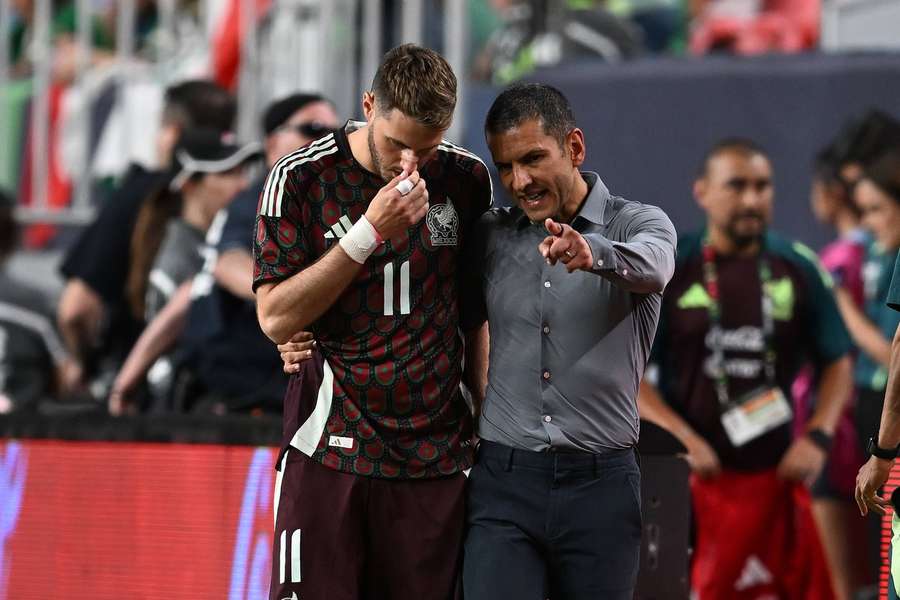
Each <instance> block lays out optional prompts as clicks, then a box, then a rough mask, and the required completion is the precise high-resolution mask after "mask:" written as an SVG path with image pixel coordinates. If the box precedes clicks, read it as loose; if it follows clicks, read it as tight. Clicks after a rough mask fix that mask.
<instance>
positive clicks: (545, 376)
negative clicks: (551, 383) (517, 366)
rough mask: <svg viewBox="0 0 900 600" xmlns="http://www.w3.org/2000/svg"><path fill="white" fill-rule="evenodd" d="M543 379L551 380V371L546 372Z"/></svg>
mask: <svg viewBox="0 0 900 600" xmlns="http://www.w3.org/2000/svg"><path fill="white" fill-rule="evenodd" d="M543 378H544V379H545V380H549V379H550V371H544V374H543Z"/></svg>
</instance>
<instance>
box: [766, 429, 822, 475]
mask: <svg viewBox="0 0 900 600" xmlns="http://www.w3.org/2000/svg"><path fill="white" fill-rule="evenodd" d="M826 458H827V456H826V454H825V451H824V450H822V449H821V448H820V447H818V446H817V445H816V444H815V443H814V442H813V441H812V440H810V439H809V438H808V437H806V436H801V437H798V438H797V439H795V440H794V442H793V443H792V444H791V445H790V447H789V448H788V450H787V452H785V453H784V456H782V457H781V462H779V463H778V469H777V474H778V476H779V477H780V478H781V479H786V480H788V481H797V482H801V483H805V484H806V485H807V486H811V485H812V484H813V482H815V480H816V477H818V476H819V473H821V471H822V467H823V466H824V465H825V459H826Z"/></svg>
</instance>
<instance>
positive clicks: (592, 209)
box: [516, 171, 609, 228]
mask: <svg viewBox="0 0 900 600" xmlns="http://www.w3.org/2000/svg"><path fill="white" fill-rule="evenodd" d="M581 177H582V178H583V179H584V181H585V183H587V185H588V195H587V198H585V200H584V203H583V204H582V205H581V210H579V211H578V214H576V215H575V217H574V218H573V219H572V221H573V222H574V221H575V219H577V218H579V217H581V218H582V219H585V220H587V221H590V222H591V223H594V224H596V225H605V224H606V222H605V220H604V213H605V212H606V205H607V204H608V203H609V189H608V188H607V187H606V184H605V183H603V180H602V179H600V176H599V175H598V174H597V173H594V172H593V171H582V172H581ZM516 210H518V211H519V212H520V213H521V214H520V215H519V219H518V220H517V221H516V225H518V226H519V227H520V228H521V227H524V226H526V225H528V224H529V223H530V221H529V220H528V216H527V215H526V214H525V212H524V211H522V209H520V208H518V207H517V208H516ZM541 226H543V224H542V225H541Z"/></svg>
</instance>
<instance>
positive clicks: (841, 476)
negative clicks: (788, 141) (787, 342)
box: [793, 146, 877, 600]
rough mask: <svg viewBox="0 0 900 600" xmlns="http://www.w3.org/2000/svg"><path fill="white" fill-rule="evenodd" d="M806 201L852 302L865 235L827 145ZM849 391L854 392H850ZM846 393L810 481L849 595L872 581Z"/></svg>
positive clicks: (805, 404)
mask: <svg viewBox="0 0 900 600" xmlns="http://www.w3.org/2000/svg"><path fill="white" fill-rule="evenodd" d="M810 204H811V208H812V212H813V215H815V217H816V219H817V220H818V221H819V222H820V223H823V224H825V225H828V226H829V227H831V228H832V229H833V230H834V231H835V233H836V234H837V239H836V240H835V241H833V242H831V243H830V244H828V245H827V246H825V248H823V249H822V251H821V252H820V253H819V256H820V258H821V261H822V266H823V267H825V268H826V269H827V270H828V272H829V273H830V274H831V277H832V279H833V280H834V282H835V284H836V285H837V286H838V287H839V288H842V289H844V290H846V291H847V292H848V293H849V295H850V298H851V299H852V302H853V304H854V305H855V306H856V307H861V306H862V303H863V282H862V264H863V257H864V256H865V253H866V245H867V244H868V242H869V236H868V235H867V234H866V233H865V230H863V229H862V228H861V227H860V222H859V219H860V215H859V209H858V208H857V207H856V204H855V203H854V202H853V198H852V193H851V188H850V185H848V184H847V183H846V181H845V180H844V178H843V177H842V175H841V162H840V160H839V159H838V157H837V153H836V152H835V149H834V147H833V146H829V147H827V148H825V149H823V150H822V151H821V152H820V153H819V154H818V156H817V157H816V160H815V166H814V172H813V185H812V194H811V198H810ZM815 377H816V373H815V372H814V369H813V368H812V367H807V368H806V369H804V371H803V372H802V373H801V375H800V376H799V377H798V378H797V380H796V381H795V382H794V386H793V394H794V405H795V408H796V411H797V415H796V417H795V420H794V424H795V433H796V434H802V427H804V424H805V423H806V416H807V415H808V413H809V411H810V410H812V408H813V407H814V405H815V394H814V393H813V387H814V385H815ZM854 396H855V394H854ZM854 396H851V398H850V399H849V401H848V402H847V405H846V407H845V409H844V412H843V414H842V415H841V418H840V420H839V421H838V425H837V428H836V429H835V433H834V443H833V445H832V448H831V453H830V454H829V456H828V459H827V461H826V463H825V467H824V468H823V469H822V474H821V475H820V476H819V478H818V479H817V480H816V482H815V483H814V484H813V485H812V487H811V489H810V491H811V493H812V496H813V515H814V516H815V518H816V523H817V525H818V529H819V535H820V537H821V538H822V544H823V546H824V549H825V556H826V558H827V559H828V564H829V568H830V571H831V580H832V585H833V587H834V592H835V597H836V598H837V599H838V600H851V599H852V598H855V595H854V594H855V593H856V590H859V589H860V588H863V587H866V586H872V585H874V584H875V583H876V581H877V580H875V579H874V578H873V577H872V576H871V575H872V569H870V568H869V565H868V563H869V561H868V560H867V558H868V557H867V555H866V553H865V552H860V551H859V549H860V548H864V547H865V546H866V529H865V524H864V523H863V522H862V521H860V520H859V518H858V517H857V516H856V506H855V504H854V501H853V489H854V482H855V477H856V472H857V471H858V470H859V468H860V467H861V466H862V463H863V453H862V449H861V446H860V443H859V439H858V437H857V434H856V426H855V424H854V423H855V419H854V413H855V405H856V401H855V397H854Z"/></svg>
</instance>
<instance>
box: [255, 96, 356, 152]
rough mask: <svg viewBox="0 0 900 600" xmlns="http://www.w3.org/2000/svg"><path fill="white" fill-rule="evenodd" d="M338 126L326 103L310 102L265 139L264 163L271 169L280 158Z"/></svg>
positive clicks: (329, 106)
mask: <svg viewBox="0 0 900 600" xmlns="http://www.w3.org/2000/svg"><path fill="white" fill-rule="evenodd" d="M339 126H340V123H339V122H338V116H337V114H336V113H335V112H334V107H332V106H331V104H329V103H328V102H311V103H310V104H307V105H306V106H304V107H303V108H301V109H300V110H298V111H297V112H295V113H294V114H293V115H291V117H290V118H289V119H288V120H287V121H286V122H285V123H284V124H283V125H281V126H280V127H279V128H278V129H276V130H275V131H273V132H272V133H271V134H269V136H268V137H267V138H266V163H267V165H268V166H269V167H270V168H271V167H272V166H273V165H274V164H275V163H276V162H277V161H278V159H280V158H281V157H283V156H285V155H287V154H290V153H291V152H293V151H294V150H296V149H297V148H300V147H301V146H305V145H306V144H308V143H310V142H312V141H315V140H317V139H319V138H320V137H323V136H325V135H327V134H328V133H330V132H331V131H333V130H335V129H337V128H338V127H339Z"/></svg>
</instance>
